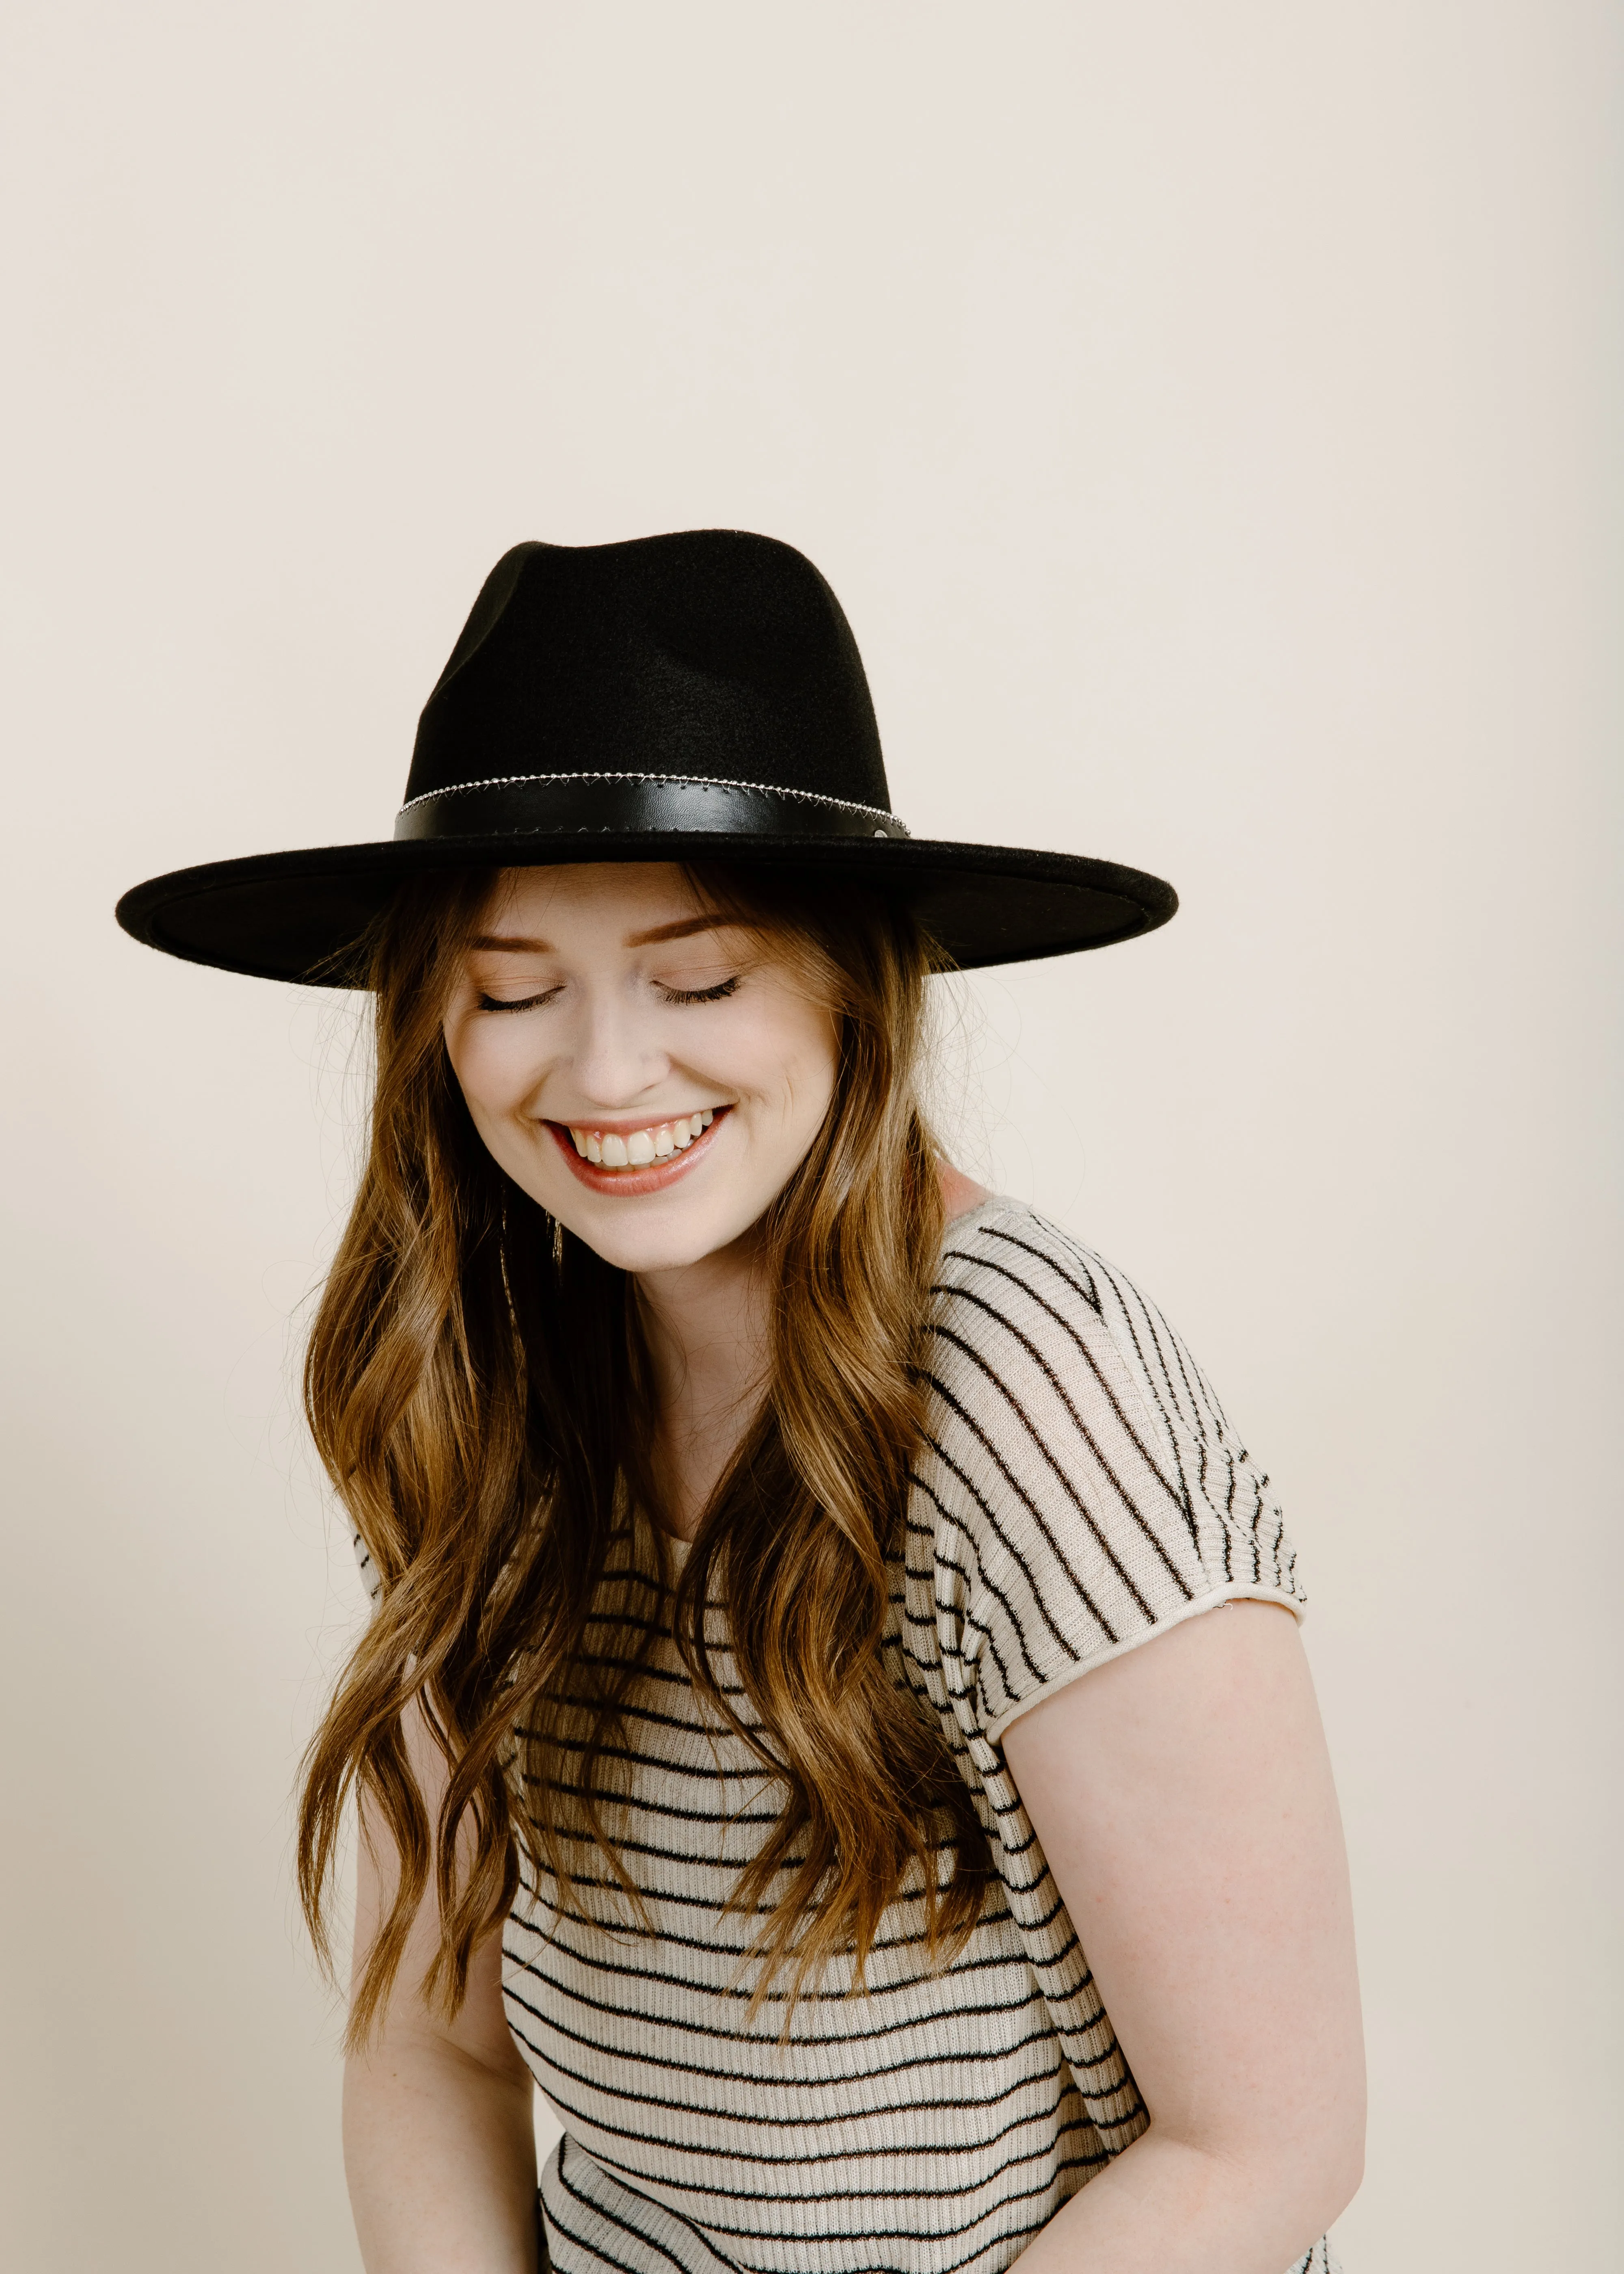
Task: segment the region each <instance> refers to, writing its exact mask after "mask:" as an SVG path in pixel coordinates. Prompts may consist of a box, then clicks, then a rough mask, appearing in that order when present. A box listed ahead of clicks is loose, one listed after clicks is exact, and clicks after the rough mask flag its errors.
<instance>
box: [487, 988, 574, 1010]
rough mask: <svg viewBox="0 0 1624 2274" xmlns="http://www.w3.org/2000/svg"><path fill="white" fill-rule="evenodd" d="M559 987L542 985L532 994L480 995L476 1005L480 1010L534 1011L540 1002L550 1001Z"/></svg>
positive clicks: (559, 989) (556, 993)
mask: <svg viewBox="0 0 1624 2274" xmlns="http://www.w3.org/2000/svg"><path fill="white" fill-rule="evenodd" d="M562 991H563V990H562V989H561V988H559V987H544V988H542V989H541V990H540V991H539V992H538V993H537V994H534V995H484V994H482V995H480V996H479V997H478V998H477V1008H478V1009H479V1010H481V1011H534V1010H535V1009H536V1008H537V1007H538V1005H540V1004H543V1003H550V1002H551V1001H552V1000H553V997H554V996H555V995H558V994H560V993H561V992H562Z"/></svg>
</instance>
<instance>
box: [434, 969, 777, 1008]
mask: <svg viewBox="0 0 1624 2274" xmlns="http://www.w3.org/2000/svg"><path fill="white" fill-rule="evenodd" d="M738 984H739V978H738V975H737V973H735V974H734V975H733V978H731V979H724V980H722V981H721V982H720V983H719V984H718V985H717V986H715V987H694V988H686V987H664V988H662V989H661V990H660V992H661V993H662V994H663V995H664V996H665V1000H666V1001H667V1002H668V1003H720V1002H722V1001H724V1000H725V998H726V997H727V996H729V995H731V994H733V991H734V990H735V989H736V988H737V987H738ZM558 991H559V990H558V989H557V988H556V987H549V988H548V989H547V990H546V991H545V993H544V994H540V995H525V996H523V997H522V998H520V1000H519V1001H518V1002H516V1003H499V1002H497V1001H496V1000H495V998H493V997H492V996H489V995H482V996H481V997H480V998H479V1008H480V1010H482V1011H534V1010H535V1009H537V1007H538V1005H541V1004H543V1003H550V1002H551V1001H552V1000H553V997H554V996H555V995H556V994H557V993H558Z"/></svg>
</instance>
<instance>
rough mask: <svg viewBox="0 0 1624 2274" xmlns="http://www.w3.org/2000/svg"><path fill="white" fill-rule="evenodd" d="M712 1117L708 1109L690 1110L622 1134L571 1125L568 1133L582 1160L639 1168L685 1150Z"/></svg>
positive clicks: (707, 1127)
mask: <svg viewBox="0 0 1624 2274" xmlns="http://www.w3.org/2000/svg"><path fill="white" fill-rule="evenodd" d="M715 1118H716V1115H715V1113H714V1111H704V1112H701V1113H690V1114H688V1116H687V1118H685V1119H683V1120H681V1121H657V1122H655V1123H653V1124H652V1126H650V1127H649V1128H647V1129H634V1130H633V1131H632V1132H631V1133H630V1134H629V1136H625V1137H622V1136H621V1135H620V1132H619V1130H616V1129H577V1128H575V1126H574V1125H573V1124H572V1125H571V1127H570V1132H569V1135H570V1141H571V1142H572V1143H573V1145H574V1146H575V1150H576V1152H577V1153H579V1154H580V1156H581V1157H582V1159H583V1161H596V1162H597V1163H598V1165H599V1167H600V1168H605V1169H641V1168H642V1167H643V1165H644V1163H647V1162H649V1161H664V1160H665V1159H666V1158H668V1156H670V1155H671V1154H673V1153H686V1152H687V1150H688V1147H689V1146H690V1145H691V1144H692V1143H693V1141H694V1140H695V1137H697V1136H698V1134H699V1133H700V1131H701V1130H702V1129H709V1127H710V1126H711V1123H712V1122H713V1121H714V1120H715Z"/></svg>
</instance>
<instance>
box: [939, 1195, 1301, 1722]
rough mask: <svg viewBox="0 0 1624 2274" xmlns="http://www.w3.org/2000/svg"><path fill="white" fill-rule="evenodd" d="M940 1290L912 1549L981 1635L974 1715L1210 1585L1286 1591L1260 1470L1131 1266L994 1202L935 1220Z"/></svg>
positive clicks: (1198, 1604) (1176, 1615)
mask: <svg viewBox="0 0 1624 2274" xmlns="http://www.w3.org/2000/svg"><path fill="white" fill-rule="evenodd" d="M935 1293H936V1310H935V1313H934V1315H933V1317H932V1320H931V1323H930V1328H929V1336H928V1340H927V1344H926V1348H925V1353H924V1366H923V1371H924V1375H925V1387H926V1390H927V1408H926V1426H925V1433H924V1439H923V1442H922V1445H921V1457H920V1460H919V1462H918V1465H917V1468H916V1472H915V1476H914V1513H913V1517H912V1525H911V1528H912V1532H913V1535H914V1540H915V1543H916V1544H915V1548H914V1554H915V1555H917V1554H918V1552H919V1550H920V1548H921V1547H923V1545H924V1541H923V1539H922V1538H921V1535H922V1534H925V1533H929V1535H930V1541H931V1560H932V1562H933V1564H934V1567H935V1569H936V1576H937V1585H936V1590H935V1594H936V1616H937V1622H938V1624H939V1623H940V1622H941V1621H942V1619H943V1618H944V1617H946V1618H947V1619H948V1621H949V1623H950V1624H951V1623H954V1622H956V1621H957V1620H958V1619H959V1618H960V1617H962V1619H963V1620H964V1621H965V1622H966V1632H965V1636H964V1638H962V1639H963V1640H965V1641H966V1642H967V1643H968V1644H969V1645H970V1646H971V1647H972V1649H973V1650H974V1647H975V1645H976V1641H977V1638H981V1641H982V1643H983V1645H984V1648H983V1653H982V1655H983V1663H982V1665H981V1669H980V1671H981V1676H982V1681H983V1695H982V1698H981V1706H982V1711H983V1713H984V1716H985V1719H984V1721H983V1727H984V1728H988V1729H989V1732H991V1733H994V1734H996V1730H997V1728H1000V1727H1001V1726H1002V1725H1003V1724H1004V1721H1006V1720H1007V1719H1008V1718H1009V1715H1010V1713H1011V1711H1012V1710H1013V1709H1014V1708H1015V1707H1016V1706H1017V1705H1018V1704H1019V1702H1020V1701H1021V1700H1023V1699H1027V1698H1031V1697H1032V1696H1034V1695H1035V1694H1036V1693H1037V1692H1039V1691H1040V1690H1041V1689H1042V1688H1044V1687H1045V1686H1046V1685H1047V1684H1048V1683H1050V1682H1052V1681H1053V1680H1055V1679H1056V1678H1062V1679H1064V1678H1069V1676H1070V1675H1071V1673H1072V1672H1076V1671H1081V1670H1083V1669H1084V1668H1086V1667H1087V1666H1091V1665H1094V1664H1097V1663H1099V1662H1100V1660H1101V1658H1103V1657H1108V1656H1111V1655H1114V1654H1115V1653H1116V1652H1117V1651H1119V1650H1123V1649H1126V1648H1130V1647H1132V1645H1134V1644H1135V1643H1137V1642H1139V1641H1141V1640H1143V1639H1145V1638H1147V1636H1149V1635H1151V1634H1154V1633H1156V1632H1158V1631H1160V1630H1162V1628H1164V1627H1165V1626H1166V1625H1168V1624H1169V1623H1172V1622H1175V1621H1177V1620H1178V1619H1180V1618H1184V1617H1186V1616H1188V1615H1191V1614H1192V1612H1194V1611H1197V1610H1201V1609H1206V1608H1211V1607H1212V1606H1213V1605H1214V1604H1215V1603H1216V1602H1218V1601H1221V1600H1230V1599H1232V1598H1234V1597H1236V1596H1237V1595H1242V1594H1263V1595H1267V1596H1269V1597H1271V1598H1273V1599H1274V1600H1291V1601H1292V1602H1293V1603H1294V1604H1295V1603H1296V1602H1297V1600H1300V1598H1299V1597H1298V1595H1297V1587H1296V1580H1295V1572H1294V1566H1293V1562H1292V1558H1291V1551H1290V1549H1289V1545H1288V1543H1287V1541H1286V1539H1285V1534H1284V1531H1283V1527H1282V1522H1281V1518H1280V1514H1279V1510H1278V1509H1277V1508H1276V1507H1275V1505H1274V1501H1273V1498H1272V1496H1271V1495H1269V1492H1268V1489H1267V1485H1268V1480H1267V1477H1266V1476H1264V1475H1262V1474H1261V1473H1260V1472H1258V1471H1257V1470H1256V1469H1255V1467H1254V1466H1253V1465H1252V1462H1251V1461H1250V1459H1249V1458H1248V1457H1247V1455H1246V1453H1245V1451H1244V1449H1243V1448H1242V1447H1241V1446H1240V1445H1239V1443H1238V1442H1237V1441H1236V1439H1235V1436H1234V1434H1233V1432H1232V1430H1231V1429H1230V1427H1229V1422H1228V1420H1227V1419H1226V1418H1225V1415H1224V1412H1223V1410H1222V1406H1221V1405H1220V1404H1219V1402H1218V1399H1217V1397H1216V1395H1215V1393H1214V1390H1213V1389H1212V1387H1211V1384H1210V1383H1209V1382H1207V1377H1206V1375H1205V1374H1203V1373H1202V1371H1201V1369H1200V1368H1199V1367H1198V1366H1197V1364H1196V1362H1195V1360H1194V1359H1193V1358H1192V1355H1191V1353H1190V1352H1189V1351H1188V1350H1187V1349H1186V1347H1185V1345H1184V1343H1183V1342H1182V1340H1181V1339H1180V1337H1178V1336H1177V1334H1176V1333H1175V1332H1174V1330H1173V1329H1172V1328H1171V1327H1170V1326H1169V1323H1168V1321H1167V1320H1166V1319H1165V1318H1164V1317H1163V1315H1162V1313H1161V1312H1160V1311H1159V1310H1158V1309H1157V1307H1156V1306H1155V1305H1154V1303H1153V1302H1151V1301H1150V1299H1148V1298H1147V1296H1146V1295H1144V1294H1143V1293H1142V1292H1141V1291H1139V1288H1138V1287H1136V1286H1135V1285H1134V1284H1133V1283H1132V1280H1130V1279H1128V1278H1127V1277H1126V1276H1124V1274H1123V1273H1121V1272H1120V1271H1118V1270H1116V1269H1115V1268H1114V1267H1113V1266H1112V1265H1110V1264H1109V1263H1107V1262H1106V1261H1105V1260H1104V1259H1103V1258H1102V1257H1101V1256H1100V1255H1099V1254H1097V1253H1096V1252H1095V1251H1094V1250H1093V1249H1092V1248H1090V1247H1088V1246H1085V1245H1084V1244H1083V1243H1082V1242H1081V1241H1080V1240H1078V1239H1074V1238H1073V1237H1072V1236H1071V1234H1070V1233H1069V1232H1066V1231H1063V1230H1062V1229H1061V1228H1060V1227H1059V1226H1057V1225H1056V1224H1051V1223H1049V1221H1048V1220H1047V1219H1046V1218H1044V1217H1042V1216H1038V1215H1037V1214H1036V1213H1035V1212H1034V1210H1032V1209H1028V1208H1026V1207H1024V1206H1022V1205H1021V1204H1020V1203H1019V1202H1016V1201H1003V1200H995V1201H989V1202H988V1203H987V1204H986V1205H985V1206H983V1207H981V1208H978V1209H974V1210H972V1211H971V1212H970V1213H969V1214H968V1215H966V1216H962V1217H960V1218H959V1219H958V1220H957V1221H956V1222H954V1223H953V1224H950V1225H949V1227H948V1231H947V1236H946V1239H945V1241H944V1249H943V1254H942V1260H941V1267H940V1269H939V1271H938V1273H937V1275H936V1287H935ZM995 1669H996V1673H995Z"/></svg>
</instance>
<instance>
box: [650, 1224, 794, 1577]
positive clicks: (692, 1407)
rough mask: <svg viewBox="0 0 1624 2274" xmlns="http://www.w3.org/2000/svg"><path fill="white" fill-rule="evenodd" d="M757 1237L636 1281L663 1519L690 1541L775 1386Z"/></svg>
mask: <svg viewBox="0 0 1624 2274" xmlns="http://www.w3.org/2000/svg"><path fill="white" fill-rule="evenodd" d="M759 1266H760V1247H759V1243H758V1241H757V1240H756V1239H755V1237H754V1236H753V1235H752V1234H750V1233H746V1234H745V1236H744V1237H743V1238H742V1239H736V1240H734V1241H733V1244H732V1245H731V1246H727V1247H724V1248H720V1249H718V1252H717V1253H716V1254H714V1255H706V1256H703V1257H701V1259H700V1260H699V1261H698V1262H696V1263H685V1264H682V1265H680V1266H678V1267H676V1268H675V1269H671V1270H668V1271H645V1272H640V1273H639V1274H638V1275H637V1283H636V1284H637V1295H638V1301H639V1305H640V1307H641V1309H642V1313H643V1329H644V1332H645V1334H646V1336H647V1337H648V1344H649V1354H650V1358H651V1359H652V1360H653V1362H654V1375H655V1382H656V1385H657V1388H658V1394H659V1409H660V1418H659V1434H658V1441H657V1443H656V1446H655V1455H656V1461H657V1465H658V1470H659V1473H660V1481H661V1483H662V1485H663V1487H665V1510H664V1511H663V1512H664V1515H665V1521H666V1523H667V1525H669V1526H670V1528H671V1529H672V1530H673V1532H676V1533H677V1534H678V1535H679V1536H680V1538H682V1539H685V1540H691V1539H692V1537H693V1535H694V1532H695V1528H696V1526H697V1525H698V1522H699V1517H700V1515H701V1512H702V1511H703V1508H704V1505H705V1502H707V1501H708V1500H709V1499H710V1497H711V1492H712V1490H713V1489H714V1487H715V1486H716V1483H717V1480H718V1478H719V1477H720V1476H721V1474H722V1472H723V1470H724V1469H725V1468H726V1465H727V1464H728V1462H729V1461H730V1460H731V1459H732V1457H733V1453H734V1452H735V1451H736V1449H737V1448H738V1445H739V1442H740V1440H741V1438H742V1437H743V1435H744V1434H745V1432H746V1430H747V1429H748V1427H749V1426H750V1423H751V1421H752V1420H753V1419H754V1418H755V1414H756V1405H757V1403H758V1401H759V1399H760V1397H761V1393H762V1390H763V1387H764V1385H765V1382H766V1378H767V1367H768V1353H769V1327H770V1323H771V1314H770V1311H769V1307H768V1306H769V1291H768V1289H767V1287H766V1285H765V1284H764V1282H763V1277H762V1274H761V1270H760V1268H759Z"/></svg>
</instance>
